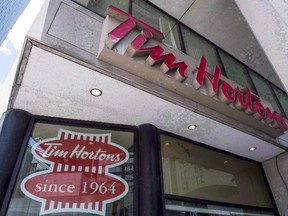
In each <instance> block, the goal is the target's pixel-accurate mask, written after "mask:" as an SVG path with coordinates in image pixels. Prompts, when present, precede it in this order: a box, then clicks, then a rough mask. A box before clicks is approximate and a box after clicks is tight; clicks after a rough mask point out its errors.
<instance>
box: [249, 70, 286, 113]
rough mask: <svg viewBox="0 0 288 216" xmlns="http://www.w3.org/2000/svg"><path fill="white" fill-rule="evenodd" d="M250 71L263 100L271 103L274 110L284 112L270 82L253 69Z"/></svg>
mask: <svg viewBox="0 0 288 216" xmlns="http://www.w3.org/2000/svg"><path fill="white" fill-rule="evenodd" d="M249 73H250V76H251V78H252V81H253V82H254V85H255V88H256V90H257V92H258V94H259V96H260V97H261V98H262V99H263V100H265V101H267V102H269V103H271V105H272V107H273V108H274V110H275V111H276V112H278V113H282V112H281V110H280V108H279V106H278V104H277V102H276V99H275V98H274V95H273V92H272V89H271V88H270V85H269V82H268V81H266V80H265V79H263V78H262V77H260V76H259V75H257V74H256V73H254V72H253V71H251V70H249Z"/></svg>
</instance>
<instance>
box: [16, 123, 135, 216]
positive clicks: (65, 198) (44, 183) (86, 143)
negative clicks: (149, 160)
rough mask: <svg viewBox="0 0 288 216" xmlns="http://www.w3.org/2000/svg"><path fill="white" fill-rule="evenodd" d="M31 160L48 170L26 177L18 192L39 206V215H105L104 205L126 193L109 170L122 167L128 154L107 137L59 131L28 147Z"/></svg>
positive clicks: (106, 135)
mask: <svg viewBox="0 0 288 216" xmlns="http://www.w3.org/2000/svg"><path fill="white" fill-rule="evenodd" d="M32 154H33V156H34V157H35V158H36V159H37V160H39V161H41V162H44V163H48V164H49V165H50V169H49V170H45V171H40V172H36V173H33V174H31V175H29V176H27V177H26V178H25V179H24V180H23V181H22V182H21V190H22V192H23V193H24V194H25V195H26V196H28V197H29V198H31V199H33V200H36V201H39V202H41V210H40V215H44V214H50V213H59V212H83V213H94V214H98V215H105V212H106V205H107V204H108V203H112V202H114V201H117V200H119V199H121V198H123V197H124V196H125V195H126V194H127V193H128V189H129V188H128V184H127V182H126V181H125V180H124V179H122V178H120V177H118V176H116V175H113V174H111V173H109V168H112V167H116V166H119V165H121V164H123V163H125V162H126V161H127V160H128V158H129V153H128V152H127V150H126V149H125V148H123V147H122V146H119V145H117V144H115V143H112V142H111V134H87V133H78V132H72V131H67V130H63V129H60V130H59V131H58V136H57V137H56V138H52V139H46V140H43V141H41V142H40V143H38V144H36V145H35V146H33V147H32Z"/></svg>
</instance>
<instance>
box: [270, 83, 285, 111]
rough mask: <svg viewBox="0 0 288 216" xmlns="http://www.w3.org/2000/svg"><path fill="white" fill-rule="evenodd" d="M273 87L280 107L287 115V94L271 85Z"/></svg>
mask: <svg viewBox="0 0 288 216" xmlns="http://www.w3.org/2000/svg"><path fill="white" fill-rule="evenodd" d="M273 89H274V92H275V94H276V96H277V98H278V100H279V102H280V104H281V106H282V108H283V109H284V112H285V114H286V116H288V95H287V94H285V93H284V92H283V91H281V90H280V89H278V88H277V87H275V86H273Z"/></svg>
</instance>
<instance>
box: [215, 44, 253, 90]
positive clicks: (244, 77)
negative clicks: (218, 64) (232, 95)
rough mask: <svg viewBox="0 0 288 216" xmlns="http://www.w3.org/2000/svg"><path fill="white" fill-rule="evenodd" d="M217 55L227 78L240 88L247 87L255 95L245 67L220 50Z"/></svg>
mask: <svg viewBox="0 0 288 216" xmlns="http://www.w3.org/2000/svg"><path fill="white" fill-rule="evenodd" d="M219 55H220V57H221V60H222V63H223V67H224V68H225V72H226V75H227V77H228V78H229V79H231V80H233V81H235V82H236V83H238V84H239V85H241V86H242V87H248V88H249V89H250V90H251V91H252V92H254V93H256V91H255V90H254V87H253V84H252V82H251V80H250V77H249V75H248V72H247V70H246V68H245V66H244V65H242V64H240V63H239V62H237V61H236V60H234V59H233V58H232V57H230V56H229V55H227V54H226V53H224V52H222V51H221V50H219Z"/></svg>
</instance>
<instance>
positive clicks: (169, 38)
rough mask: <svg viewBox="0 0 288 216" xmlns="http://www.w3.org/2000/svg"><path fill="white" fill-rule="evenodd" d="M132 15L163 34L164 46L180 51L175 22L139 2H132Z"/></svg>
mask: <svg viewBox="0 0 288 216" xmlns="http://www.w3.org/2000/svg"><path fill="white" fill-rule="evenodd" d="M132 15H133V16H134V17H137V18H138V19H140V20H142V21H143V22H145V23H147V24H149V25H151V26H153V27H154V28H156V29H158V30H160V31H161V32H163V33H164V35H165V38H164V39H163V41H162V42H163V43H164V44H166V45H168V46H169V47H173V48H174V49H178V50H181V46H180V39H179V31H178V26H177V22H176V20H173V19H171V18H170V17H168V16H167V15H165V14H163V13H162V12H160V11H159V10H157V9H156V8H154V7H152V6H150V5H149V4H147V3H145V1H141V0H135V1H133V2H132Z"/></svg>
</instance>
